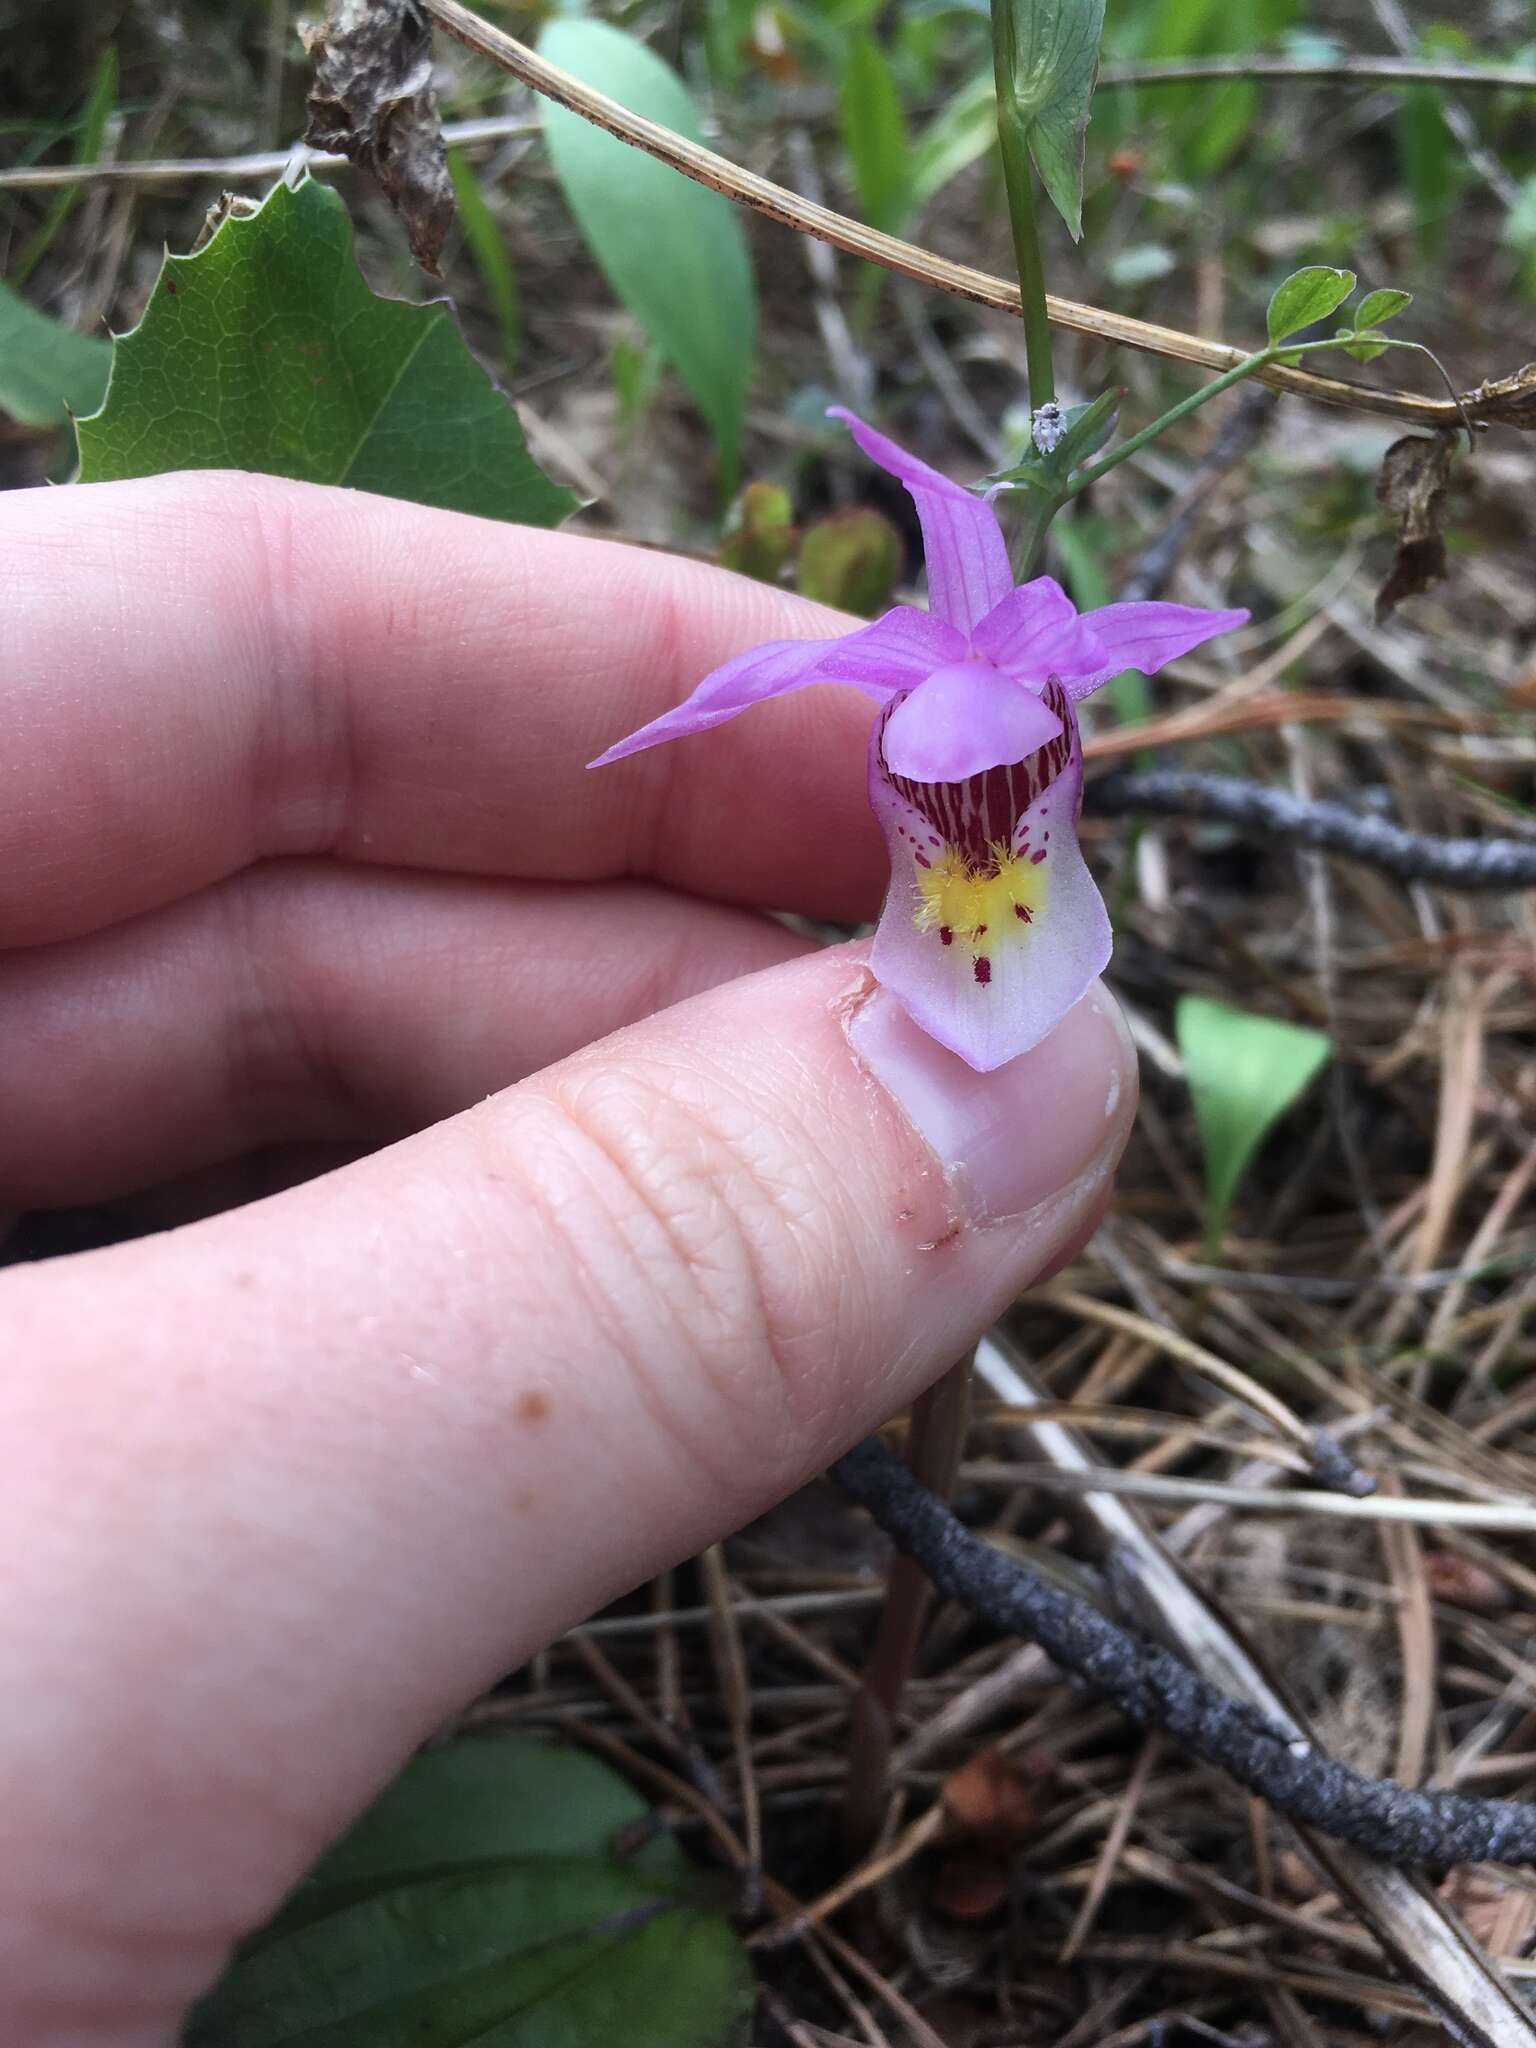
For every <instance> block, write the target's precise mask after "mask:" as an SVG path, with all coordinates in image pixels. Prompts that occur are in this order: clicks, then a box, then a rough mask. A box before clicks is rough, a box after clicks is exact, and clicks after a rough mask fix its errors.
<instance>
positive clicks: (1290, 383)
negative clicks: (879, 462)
mask: <svg viewBox="0 0 1536 2048" xmlns="http://www.w3.org/2000/svg"><path fill="white" fill-rule="evenodd" d="M423 5H424V6H425V8H426V11H427V12H428V14H430V15H431V16H432V18H433V20H434V21H436V22H437V23H438V25H439V27H441V28H443V29H445V30H446V31H447V32H448V34H449V35H451V36H453V37H455V38H456V40H457V41H459V42H461V43H463V44H464V46H465V48H466V49H470V50H473V51H474V52H475V54H476V55H477V56H481V57H484V58H486V59H487V60H488V61H489V62H490V63H492V64H495V65H496V66H497V67H498V68H499V69H500V70H502V71H505V72H508V73H509V74H510V75H511V76H512V77H514V78H520V79H521V80H522V81H523V83H524V84H525V85H530V86H532V88H533V89H534V91H535V92H538V93H542V94H543V95H544V96H545V97H546V98H547V99H551V100H553V101H554V102H555V103H556V105H557V106H562V107H567V108H569V110H570V111H571V112H572V113H573V114H579V115H580V116H581V118H582V119H583V120H585V121H591V122H592V123H593V124H594V126H596V127H599V128H603V129H606V130H607V132H608V133H609V134H610V135H616V136H618V137H619V139H620V140H621V141H623V142H628V143H631V144H633V146H634V147H635V148H636V149H643V150H645V151H646V153H647V154H648V155H650V156H655V157H659V158H660V159H661V161H662V162H663V163H667V164H670V165H671V166H672V168H673V169H674V170H677V171H681V172H682V173H683V175H684V176H685V177H689V178H694V179H696V180H697V181H698V183H699V184H701V185H707V186H709V188H710V189H711V190H712V191H715V192H720V193H723V194H724V196H725V197H726V198H727V199H732V200H734V201H735V202H736V204H737V205H739V206H749V207H751V208H752V209H753V210H754V212H757V213H761V214H764V215H766V216H767V218H768V219H769V220H774V221H777V222H778V223H779V224H780V225H781V226H782V227H787V228H795V229H797V230H798V231H799V232H800V233H801V234H806V235H815V236H816V237H817V238H818V240H820V241H824V242H830V243H832V245H833V246H834V247H835V248H838V249H843V250H845V251H846V252H847V253H848V254H849V255H850V256H858V257H862V258H863V259H864V261H866V262H868V263H878V264H879V265H880V266H881V268H882V269H885V270H894V271H896V272H897V273H898V275H900V276H902V277H910V278H915V279H916V281H917V282H918V283H919V284H926V285H930V286H932V287H933V289H934V290H936V291H942V292H947V293H949V295H950V296H951V297H952V298H957V299H968V300H970V301H971V303H972V304H974V305H978V306H990V307H992V308H993V309H994V310H996V311H998V312H1002V313H1012V314H1015V315H1017V313H1018V311H1019V290H1018V286H1017V285H1014V284H1010V283H1008V281H1007V280H1006V279H1005V278H1001V277H992V276H990V275H989V274H988V273H987V272H986V271H984V270H974V269H972V268H971V267H970V265H969V264H965V263H952V262H951V261H950V260H949V259H948V258H947V257H944V256H936V255H933V254H932V253H931V252H930V251H929V250H927V249H920V248H918V247H917V246H916V245H915V244H913V243H911V242H903V241H901V240H899V239H898V238H897V237H896V236H895V235H886V234H881V233H880V232H879V231H878V230H877V229H875V228H868V227H865V226H863V225H862V223H860V222H859V221H856V220H850V219H849V218H848V217H847V216H846V215H845V214H840V213H834V212H833V211H832V210H831V209H830V208H829V207H825V206H817V205H814V204H813V203H812V202H811V201H810V200H807V199H802V198H801V197H800V195H799V194H798V193H796V192H791V191H788V190H787V189H786V188H785V187H784V186H782V185H775V184H774V183H773V182H772V180H771V179H768V178H762V177H759V176H758V175H757V173H756V172H754V171H747V170H743V169H742V168H741V166H740V165H739V164H733V163H732V162H731V161H730V160H729V159H728V158H727V157H723V156H719V155H717V154H716V152H715V151H714V150H712V149H705V148H704V147H703V145H702V144H701V143H697V142H690V141H689V140H688V139H687V137H686V136H682V135H677V134H675V133H674V132H673V131H672V130H671V129H670V128H664V127H662V126H661V124H660V123H659V122H656V121H648V120H646V119H645V118H644V117H643V116H642V115H639V114H632V113H630V111H629V110H628V108H627V107H622V106H620V105H619V103H618V101H617V100H612V99H610V98H609V97H608V96H607V94H606V93H600V92H597V91H595V90H594V89H593V88H592V87H591V86H589V85H585V84H583V83H582V81H581V80H580V79H579V78H576V77H574V76H573V75H572V74H571V73H570V72H568V71H562V70H561V69H560V67H559V66H558V65H556V64H551V63H549V62H548V61H547V60H546V59H545V58H543V57H541V56H539V55H538V54H537V52H536V51H533V50H530V49H529V48H528V47H527V45H526V44H524V43H520V42H518V41H517V40H516V39H515V38H514V37H512V36H509V35H506V34H505V33H504V32H503V31H502V30H501V29H499V28H494V27H493V26H492V25H491V23H490V22H488V21H482V20H481V18H480V16H479V15H477V14H474V13H472V12H471V11H470V9H469V8H467V7H461V6H460V5H459V4H458V0H423ZM1046 310H1047V312H1048V314H1049V316H1050V319H1051V322H1052V324H1053V325H1054V326H1057V327H1065V328H1067V329H1069V330H1070V331H1071V332H1073V333H1075V334H1086V335H1090V336H1092V337H1093V338H1094V339H1095V340H1097V341H1103V342H1108V343H1113V344H1118V345H1119V346H1120V347H1123V348H1133V349H1139V350H1141V351H1143V352H1144V353H1146V354H1149V355H1155V356H1162V357H1165V358H1166V359H1167V360H1169V361H1171V362H1181V363H1191V364H1193V365H1195V366H1196V367H1197V368H1199V369H1204V370H1214V371H1217V372H1220V371H1225V370H1230V369H1233V368H1235V367H1236V365H1237V364H1238V363H1240V362H1242V361H1243V360H1244V358H1245V356H1246V355H1247V354H1248V351H1247V350H1245V349H1240V348H1232V347H1230V346H1229V345H1228V344H1227V343H1225V342H1220V341H1203V340H1201V339H1200V337H1199V336H1198V335H1194V334H1183V333H1180V332H1179V330H1178V329H1176V328H1172V327H1159V326H1155V325H1153V324H1152V323H1151V322H1150V321H1146V320H1133V319H1131V318H1129V317H1128V316H1127V315H1126V314H1123V313H1110V312H1106V311H1104V310H1103V309H1102V308H1100V307H1098V306H1084V305H1080V304H1078V303H1077V301H1075V300H1073V299H1062V298H1057V297H1056V296H1055V295H1054V294H1047V297H1046ZM1257 374H1258V381H1259V382H1261V383H1264V384H1270V385H1273V386H1274V388H1275V389H1276V390H1277V391H1289V392H1291V393H1293V394H1294V395H1295V396H1297V397H1299V398H1310V399H1313V400H1315V401H1316V402H1317V403H1318V404H1320V405H1342V406H1348V407H1350V408H1351V409H1352V410H1354V411H1356V412H1368V413H1376V414H1379V415H1381V416H1383V417H1385V418H1387V419H1397V420H1407V421H1410V422H1412V423H1413V424H1415V425H1418V426H1422V427H1457V426H1460V425H1461V424H1462V421H1463V417H1464V410H1463V408H1464V407H1468V408H1470V409H1471V411H1472V416H1473V417H1474V418H1475V417H1476V404H1477V400H1476V395H1475V394H1470V393H1469V394H1468V396H1467V398H1466V399H1465V400H1453V399H1449V398H1421V397H1420V396H1418V395H1417V393H1414V392H1411V391H1374V390H1371V389H1369V388H1367V387H1366V386H1364V385H1359V384H1350V383H1347V382H1346V381H1345V380H1344V379H1342V378H1339V377H1325V376H1322V375H1320V374H1318V373H1317V372H1315V371H1312V370H1301V369H1295V368H1290V367H1287V366H1285V365H1283V364H1272V365H1271V366H1269V367H1268V368H1266V369H1264V370H1261V371H1259V372H1258V373H1257ZM1499 416H1500V417H1501V418H1502V417H1504V416H1505V415H1504V413H1503V412H1502V411H1501V413H1500V415H1499ZM1511 423H1520V424H1523V423H1524V422H1523V419H1522V418H1521V416H1520V414H1519V411H1518V409H1516V411H1515V413H1514V417H1513V419H1512V421H1511Z"/></svg>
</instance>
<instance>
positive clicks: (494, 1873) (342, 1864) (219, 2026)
mask: <svg viewBox="0 0 1536 2048" xmlns="http://www.w3.org/2000/svg"><path fill="white" fill-rule="evenodd" d="M648 1821H649V1815H648V1812H647V1809H646V1806H645V1804H644V1802H643V1801H642V1800H641V1799H639V1798H638V1797H637V1796H636V1795H635V1793H634V1792H632V1791H631V1790H630V1788H629V1787H628V1786H627V1785H626V1784H625V1783H624V1782H623V1780H622V1779H620V1778H617V1777H615V1776H614V1774H613V1773H612V1772H611V1771H610V1770H608V1769H607V1767H606V1766H605V1765H603V1764H600V1763H598V1762H597V1761H596V1760H595V1759H594V1758H592V1757H589V1756H585V1755H583V1754H582V1753H581V1752H579V1751H576V1750H570V1749H556V1748H553V1747H549V1746H547V1745H545V1744H543V1743H539V1742H534V1741H530V1740H526V1739H516V1740H511V1739H503V1738H499V1737H485V1736H481V1737H476V1738H471V1739H469V1740H466V1741H462V1742H458V1743H455V1744H453V1745H452V1746H451V1747H449V1748H446V1749H438V1750H432V1751H429V1752H428V1753H427V1754H425V1755H423V1756H418V1757H417V1758H416V1759H415V1760H414V1761H413V1762H412V1763H410V1764H409V1765H407V1767H406V1769H405V1771H404V1772H403V1773H402V1774H401V1776H400V1777H399V1778H397V1779H396V1781H395V1783H394V1784H393V1785H392V1786H391V1787H390V1789H389V1790H388V1791H387V1792H386V1793H385V1794H384V1795H383V1797H382V1798H380V1799H379V1800H377V1801H376V1802H375V1804H374V1805H373V1806H372V1807H370V1808H369V1810H368V1812H367V1813H366V1814H364V1816H363V1818H362V1819H361V1820H360V1821H359V1822H358V1823H357V1825H356V1826H355V1827H354V1828H353V1829H352V1832H351V1833H350V1834H349V1835H347V1836H346V1838H345V1839H344V1840H343V1841H342V1842H340V1843H339V1844H338V1845H337V1847H336V1848H334V1849H333V1850H331V1851H330V1853H329V1854H328V1855H327V1856H326V1857H324V1858H323V1860H322V1861H321V1862H320V1863H319V1864H318V1865H317V1866H316V1868H315V1869H314V1870H313V1871H311V1873H310V1874H309V1876H308V1877H307V1878H306V1879H305V1880H304V1882H303V1883H302V1884H301V1885H300V1886H299V1888H298V1890H297V1891H296V1892H294V1893H293V1894H292V1896H291V1897H290V1899H289V1900H288V1903H287V1904H286V1905H285V1906H284V1908H283V1909H282V1911H281V1912H280V1913H279V1915H278V1917H277V1918H276V1919H275V1920H273V1921H272V1922H270V1923H269V1925H268V1926H266V1927H265V1928H263V1929H262V1930H261V1931H260V1932H259V1933H257V1934H254V1935H252V1937H251V1938H250V1940H248V1941H247V1942H246V1943H245V1944H244V1946H243V1947H242V1948H241V1949H240V1950H239V1952H238V1953H237V1954H236V1956H235V1959H234V1961H233V1962H232V1963H231V1964H230V1966H229V1969H228V1970H227V1971H226V1972H225V1974H224V1977H223V1979H222V1980H221V1982H220V1983H219V1984H218V1985H217V1986H215V1988H214V1990H213V1991H212V1992H211V1993H210V1994H209V1995H208V1997H207V1998H205V1999H204V2000H203V2002H202V2004H201V2005H200V2006H199V2007H198V2008H197V2010H196V2012H195V2013H194V2014H193V2015H192V2018H191V2019H190V2021H189V2022H188V2024H187V2027H186V2030H185V2032H184V2034H183V2036H182V2048H401V2044H402V2043H406V2042H409V2043H410V2044H411V2048H464V2044H465V2043H468V2042H474V2043H477V2044H480V2048H556V2044H558V2048H617V2044H619V2043H622V2044H623V2048H741V2044H744V2043H745V2040H746V2030H747V2026H748V2022H749V2017H750V2014H751V2009H752V2002H753V1980H752V1971H751V1969H750V1967H749V1965H748V1962H747V1958H746V1955H745V1952H744V1951H743V1949H742V1947H741V1944H740V1942H739V1941H738V1940H737V1939H736V1936H735V1934H734V1933H733V1932H732V1929H731V1926H730V1923H729V1921H728V1920H727V1919H726V1918H725V1916H724V1914H723V1912H722V1911H721V1910H720V1907H719V1905H718V1904H717V1903H716V1902H715V1901H714V1900H713V1899H712V1898H711V1895H710V1894H711V1890H712V1886H711V1881H710V1880H709V1879H708V1878H707V1877H706V1876H705V1875H704V1874H703V1873H701V1872H699V1871H698V1870H696V1869H694V1868H693V1866H692V1865H691V1864H690V1863H689V1862H688V1861H687V1859H686V1858H685V1857H684V1855H683V1853H682V1851H681V1850H680V1849H679V1848H678V1846H677V1844H676V1842H674V1841H673V1840H672V1839H671V1838H670V1836H667V1835H665V1834H660V1833H656V1832H654V1831H652V1830H651V1829H650V1828H649V1826H648Z"/></svg>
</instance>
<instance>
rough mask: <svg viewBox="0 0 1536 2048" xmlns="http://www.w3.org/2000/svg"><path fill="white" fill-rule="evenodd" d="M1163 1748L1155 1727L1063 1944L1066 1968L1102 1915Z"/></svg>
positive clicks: (1128, 1785)
mask: <svg viewBox="0 0 1536 2048" xmlns="http://www.w3.org/2000/svg"><path fill="white" fill-rule="evenodd" d="M1161 1747H1162V1742H1161V1739H1160V1738H1159V1736H1158V1735H1157V1733H1156V1731H1155V1730H1154V1732H1153V1733H1152V1734H1150V1735H1149V1736H1148V1737H1147V1739H1146V1741H1145V1742H1143V1744H1142V1745H1141V1754H1140V1755H1139V1756H1138V1757H1137V1759H1136V1762H1135V1764H1134V1765H1133V1766H1132V1769H1131V1775H1130V1777H1129V1778H1128V1779H1127V1780H1126V1786H1125V1792H1124V1795H1123V1796H1122V1798H1121V1799H1120V1801H1119V1803H1118V1805H1117V1806H1116V1809H1115V1817H1114V1819H1113V1820H1112V1821H1111V1822H1110V1826H1109V1832H1108V1833H1107V1834H1106V1835H1105V1837H1104V1840H1103V1844H1102V1845H1101V1847H1100V1849H1099V1853H1098V1856H1097V1858H1096V1859H1095V1861H1094V1866H1093V1875H1092V1877H1090V1878H1089V1880H1088V1889H1087V1890H1086V1891H1085V1892H1084V1893H1083V1898H1082V1903H1081V1904H1080V1905H1079V1907H1078V1909H1077V1912H1076V1914H1075V1915H1074V1917H1073V1921H1072V1925H1071V1928H1070V1929H1069V1930H1068V1933H1067V1938H1066V1940H1065V1941H1064V1942H1063V1943H1062V1945H1061V1965H1062V1968H1063V1969H1065V1968H1066V1966H1067V1964H1068V1963H1070V1962H1072V1961H1073V1959H1074V1958H1075V1957H1076V1955H1077V1952H1078V1950H1079V1949H1080V1948H1081V1947H1082V1945H1083V1943H1084V1942H1085V1941H1086V1940H1087V1939H1088V1936H1089V1934H1090V1933H1091V1932H1092V1929H1093V1923H1094V1921H1095V1920H1097V1918H1098V1917H1099V1908H1100V1906H1102V1905H1103V1903H1104V1898H1105V1894H1106V1893H1107V1892H1108V1890H1109V1888H1110V1886H1111V1885H1112V1884H1113V1883H1114V1879H1115V1868H1116V1866H1117V1865H1118V1863H1119V1861H1120V1858H1121V1856H1122V1854H1123V1853H1124V1850H1125V1845H1126V1842H1127V1840H1128V1838H1129V1836H1130V1832H1131V1828H1132V1825H1133V1824H1134V1822H1135V1819H1136V1815H1137V1813H1138V1811H1139V1809H1140V1806H1141V1802H1142V1797H1143V1795H1144V1794H1145V1792H1146V1789H1147V1782H1148V1780H1149V1779H1150V1777H1151V1775H1152V1766H1153V1765H1154V1764H1155V1763H1156V1761H1157V1756H1158V1751H1159V1750H1160V1749H1161Z"/></svg>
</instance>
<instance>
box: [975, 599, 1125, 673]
mask: <svg viewBox="0 0 1536 2048" xmlns="http://www.w3.org/2000/svg"><path fill="white" fill-rule="evenodd" d="M1091 616H1092V615H1091V614H1090V617H1091ZM971 645H972V647H973V648H974V649H975V650H976V652H977V653H978V654H979V655H981V657H982V658H983V660H985V661H990V662H995V663H996V665H997V666H998V667H999V668H1001V669H1006V670H1007V671H1008V673H1009V674H1010V675H1014V676H1017V677H1018V678H1019V680H1020V681H1021V682H1029V683H1043V682H1044V681H1045V679H1046V677H1047V676H1053V675H1054V676H1060V677H1061V678H1062V680H1063V681H1064V682H1070V681H1071V679H1072V678H1073V677H1074V676H1077V675H1086V674H1089V673H1093V672H1094V671H1096V670H1097V668H1098V666H1099V664H1100V662H1101V660H1102V654H1101V650H1100V648H1099V646H1098V643H1097V642H1096V641H1095V640H1094V639H1093V637H1092V631H1091V627H1090V622H1089V619H1087V618H1082V619H1080V618H1079V617H1078V612H1077V606H1076V605H1075V604H1074V603H1073V602H1072V600H1071V598H1070V597H1068V595H1067V593H1066V592H1065V591H1064V590H1063V589H1062V587H1061V585H1060V584H1059V583H1058V582H1057V581H1056V579H1055V577H1054V576H1037V577H1035V579H1034V581H1033V582H1032V583H1021V584H1020V585H1019V587H1018V589H1017V590H1010V591H1009V593H1008V595H1007V596H1006V597H1005V598H1003V599H1002V601H1001V602H1000V603H999V604H996V605H994V606H993V607H992V609H991V611H989V612H988V613H987V616H986V617H985V618H984V619H982V620H980V621H979V622H978V623H977V625H976V627H975V629H974V631H973V632H972V634H971Z"/></svg>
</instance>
